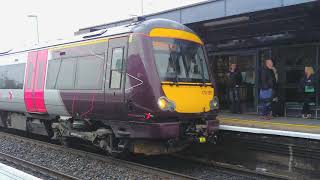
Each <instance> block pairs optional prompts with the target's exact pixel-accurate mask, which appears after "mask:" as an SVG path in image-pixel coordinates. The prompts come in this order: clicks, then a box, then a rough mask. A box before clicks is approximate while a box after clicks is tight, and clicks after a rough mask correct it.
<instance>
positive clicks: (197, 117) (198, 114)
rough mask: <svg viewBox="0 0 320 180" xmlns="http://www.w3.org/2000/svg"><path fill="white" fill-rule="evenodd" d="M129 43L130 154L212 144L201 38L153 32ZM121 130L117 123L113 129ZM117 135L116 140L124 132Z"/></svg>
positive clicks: (214, 105)
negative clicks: (131, 151) (205, 143)
mask: <svg viewBox="0 0 320 180" xmlns="http://www.w3.org/2000/svg"><path fill="white" fill-rule="evenodd" d="M128 41H129V46H128V47H129V49H128V60H127V65H126V67H127V69H126V83H125V99H126V102H127V112H128V120H129V121H128V122H129V124H127V126H126V127H127V128H126V129H125V130H126V133H124V134H126V135H128V134H130V137H131V138H134V139H135V142H134V143H133V152H134V153H143V154H162V153H170V152H174V151H179V150H181V149H182V148H184V147H186V146H187V145H190V143H191V142H202V143H204V142H209V141H211V142H213V141H215V139H216V135H215V133H216V131H217V130H218V126H219V122H218V120H217V119H216V115H217V114H216V111H217V109H218V107H219V103H218V99H217V97H216V96H215V91H214V86H213V84H214V83H213V78H212V76H211V75H210V74H209V73H208V72H209V71H208V66H207V57H206V54H205V50H204V47H203V43H202V41H201V40H200V38H199V37H198V36H196V35H195V34H193V33H192V32H188V31H186V30H178V29H169V28H154V29H152V30H150V33H149V34H148V35H145V34H138V33H137V34H132V35H131V36H130V37H129V40H128ZM142 67H143V68H142ZM121 126H122V125H120V124H119V122H117V123H115V124H113V128H112V129H119V128H120V129H121ZM142 129H143V131H141V130H142ZM118 132H119V131H118ZM118 132H115V134H116V136H118V137H121V136H122V134H121V133H123V131H120V133H118ZM150 139H152V141H150ZM163 142H165V143H163Z"/></svg>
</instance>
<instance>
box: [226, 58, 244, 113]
mask: <svg viewBox="0 0 320 180" xmlns="http://www.w3.org/2000/svg"><path fill="white" fill-rule="evenodd" d="M241 82H242V75H241V72H240V70H239V68H238V67H237V64H231V65H230V69H229V73H228V85H229V98H230V102H231V107H230V110H231V112H232V113H241V107H240V85H241Z"/></svg>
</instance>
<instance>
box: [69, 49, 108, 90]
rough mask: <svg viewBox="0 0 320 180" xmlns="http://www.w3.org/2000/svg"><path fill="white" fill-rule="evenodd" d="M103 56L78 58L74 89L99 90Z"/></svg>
mask: <svg viewBox="0 0 320 180" xmlns="http://www.w3.org/2000/svg"><path fill="white" fill-rule="evenodd" d="M103 62H104V54H100V55H94V56H84V57H78V61H77V73H76V79H77V80H76V86H75V88H76V89H101V88H102V75H103Z"/></svg>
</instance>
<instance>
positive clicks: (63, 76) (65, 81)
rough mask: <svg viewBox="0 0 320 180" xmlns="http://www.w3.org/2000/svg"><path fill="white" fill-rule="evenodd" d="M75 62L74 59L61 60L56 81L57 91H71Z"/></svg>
mask: <svg viewBox="0 0 320 180" xmlns="http://www.w3.org/2000/svg"><path fill="white" fill-rule="evenodd" d="M75 62H76V58H68V59H63V60H62V63H61V67H60V68H59V70H60V71H59V75H58V79H57V84H56V88H57V89H73V88H74V76H75V70H76V69H75Z"/></svg>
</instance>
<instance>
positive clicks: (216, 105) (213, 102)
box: [210, 96, 219, 110]
mask: <svg viewBox="0 0 320 180" xmlns="http://www.w3.org/2000/svg"><path fill="white" fill-rule="evenodd" d="M210 109H211V110H217V109H219V99H218V97H217V96H214V97H213V99H212V100H211V101H210Z"/></svg>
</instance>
